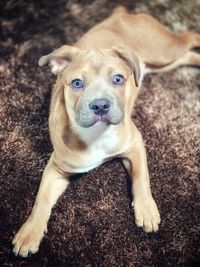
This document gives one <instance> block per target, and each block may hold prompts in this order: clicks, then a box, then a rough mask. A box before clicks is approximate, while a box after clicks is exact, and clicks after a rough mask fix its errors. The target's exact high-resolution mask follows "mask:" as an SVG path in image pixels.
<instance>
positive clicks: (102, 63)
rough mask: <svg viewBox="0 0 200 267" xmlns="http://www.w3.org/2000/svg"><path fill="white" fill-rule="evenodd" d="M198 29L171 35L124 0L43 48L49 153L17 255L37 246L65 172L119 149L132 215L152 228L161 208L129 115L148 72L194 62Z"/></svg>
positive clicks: (19, 237)
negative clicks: (65, 39)
mask: <svg viewBox="0 0 200 267" xmlns="http://www.w3.org/2000/svg"><path fill="white" fill-rule="evenodd" d="M199 46H200V35H199V34H197V33H192V32H183V33H181V34H180V35H179V36H176V35H174V34H172V33H170V32H169V31H167V30H166V29H165V28H164V27H163V26H162V25H161V24H160V23H159V22H158V21H157V20H155V19H154V18H152V17H151V16H149V15H145V14H139V15H132V14H129V13H128V12H127V10H125V8H123V7H118V8H117V9H116V10H115V11H114V12H113V14H112V15H111V16H110V17H109V18H107V19H106V20H104V21H103V22H101V23H99V24H98V25H96V26H95V27H94V28H92V29H91V30H90V31H89V32H87V33H86V34H85V35H84V36H83V37H82V38H81V39H80V40H79V41H78V42H77V43H76V44H75V45H74V46H68V45H65V46H62V47H61V48H59V49H57V50H55V51H54V52H53V53H51V54H48V55H46V56H43V57H42V58H40V60H39V65H40V66H43V65H45V64H49V66H50V68H51V71H52V72H53V73H54V74H56V75H57V81H56V84H55V86H54V88H53V92H52V98H51V108H50V116H49V130H50V136H51V141H52V144H53V149H54V151H53V153H52V155H51V157H50V160H49V162H48V164H47V166H46V168H45V170H44V173H43V176H42V180H41V184H40V187H39V191H38V194H37V197H36V200H35V203H34V206H33V209H32V212H31V214H30V215H29V217H28V219H27V220H26V222H25V223H24V224H23V226H22V227H21V228H20V230H19V231H18V233H17V234H16V235H15V237H14V239H13V245H14V248H13V252H14V253H15V255H20V256H22V257H27V256H28V254H31V253H36V252H37V251H38V249H39V245H40V241H41V239H42V238H43V235H44V233H45V232H47V223H48V220H49V217H50V214H51V209H52V207H53V205H54V204H55V203H56V201H57V199H58V197H59V196H60V195H61V194H62V193H63V192H64V190H65V189H66V188H67V186H68V185H69V179H68V178H69V177H70V176H71V175H72V174H75V173H82V172H87V171H89V170H91V169H93V168H95V167H97V166H99V165H100V164H101V163H103V162H105V161H108V160H110V159H111V158H113V157H121V158H122V161H123V163H124V166H125V168H126V169H127V171H128V173H129V175H130V178H131V180H132V181H133V183H132V194H133V201H132V206H133V208H134V213H135V223H136V225H137V226H139V227H143V229H144V231H146V232H156V231H158V227H159V224H160V215H159V211H158V208H157V205H156V203H155V201H154V199H153V197H152V194H151V189H150V182H149V172H148V167H147V157H146V152H145V147H144V143H143V140H142V136H141V134H140V132H139V131H138V129H137V128H136V126H135V124H134V123H133V121H132V120H131V113H132V109H133V105H134V101H135V99H136V97H137V94H138V91H139V86H140V84H141V81H142V78H143V76H144V75H145V74H146V73H151V72H164V71H168V70H171V69H173V68H175V67H178V66H181V65H200V55H199V54H197V53H195V52H193V51H191V49H192V48H194V47H199Z"/></svg>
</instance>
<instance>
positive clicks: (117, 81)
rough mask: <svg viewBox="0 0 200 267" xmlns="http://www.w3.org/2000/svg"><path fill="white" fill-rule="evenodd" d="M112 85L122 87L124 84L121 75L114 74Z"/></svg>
mask: <svg viewBox="0 0 200 267" xmlns="http://www.w3.org/2000/svg"><path fill="white" fill-rule="evenodd" d="M112 82H113V84H114V85H122V84H123V83H124V77H123V76H122V75H121V74H116V75H114V76H113V78H112Z"/></svg>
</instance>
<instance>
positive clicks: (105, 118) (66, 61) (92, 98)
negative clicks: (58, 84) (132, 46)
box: [39, 45, 140, 127]
mask: <svg viewBox="0 0 200 267" xmlns="http://www.w3.org/2000/svg"><path fill="white" fill-rule="evenodd" d="M47 63H48V64H49V65H50V68H51V71H52V72H53V73H54V74H57V75H59V78H60V79H61V80H62V83H63V87H64V97H65V105H66V109H67V112H68V115H69V117H71V119H73V120H74V121H75V122H76V123H77V124H78V125H79V126H82V127H91V126H93V125H95V124H99V123H101V124H104V125H105V124H106V125H109V124H115V125H116V124H119V123H120V122H121V121H122V120H123V119H124V116H125V114H126V111H125V110H126V109H127V103H129V102H130V99H132V98H133V96H134V91H137V89H136V87H137V86H138V83H139V78H140V67H139V61H138V58H137V57H136V56H135V54H134V53H133V52H132V51H130V50H127V49H124V48H117V47H113V48H112V49H99V50H88V51H86V50H81V49H79V48H77V47H72V46H67V45H65V46H62V47H61V48H59V49H57V50H56V51H54V52H53V53H51V54H48V55H46V56H43V57H42V58H40V60H39V65H40V66H43V65H45V64H47ZM131 91H132V92H131Z"/></svg>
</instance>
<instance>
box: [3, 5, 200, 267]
mask: <svg viewBox="0 0 200 267" xmlns="http://www.w3.org/2000/svg"><path fill="white" fill-rule="evenodd" d="M118 3H122V4H124V5H125V6H127V7H128V8H129V10H132V11H134V12H147V13H150V14H152V15H154V16H155V17H156V18H158V19H159V20H160V21H162V22H163V23H165V24H166V25H168V26H169V27H170V29H172V30H175V31H179V30H182V29H186V28H189V29H192V30H194V31H198V30H199V26H200V19H199V14H200V5H199V4H198V3H199V1H198V0H190V1H185V0H179V1H174V0H155V1H149V0H135V1H132V0H121V1H114V0H109V1H105V0H96V1H89V0H87V1H72V0H71V1H66V0H65V1H64V0H60V1H53V0H51V1H50V0H49V1H47V0H46V1H45V0H40V1H39V0H38V1H22V0H21V1H16V0H12V1H11V0H7V1H1V5H2V6H1V8H0V10H1V11H0V12H1V22H2V23H1V33H0V34H1V42H0V56H1V62H0V76H1V94H0V104H1V110H0V111H1V113H0V124H1V125H0V126H1V133H0V144H1V155H0V157H1V162H0V165H1V166H0V167H1V175H0V266H1V267H4V266H13V267H17V266H27V267H32V266H35V267H40V266H42V267H44V266H56V267H59V266H81V267H86V266H88V267H89V266H95V267H96V266H98V267H99V266H103V267H104V266H105V267H110V266H116V267H120V266H123V267H128V266H134V267H147V266H151V267H152V266H162V267H163V266H173V267H174V266H175V267H176V266H182V267H183V266H184V267H190V266H200V180H199V177H198V171H199V159H200V153H199V148H200V144H199V143H200V129H199V126H200V104H199V103H200V102H199V100H200V93H199V90H198V86H199V80H200V72H199V69H197V68H181V69H178V70H176V71H173V72H171V73H168V74H160V75H149V76H148V77H146V78H145V81H144V85H143V87H142V89H141V93H140V96H139V98H138V101H137V104H136V107H135V112H134V116H133V119H134V121H135V123H136V125H137V126H138V127H139V129H140V130H141V132H142V134H143V137H144V140H145V143H146V147H147V152H148V162H149V170H150V174H151V185H152V191H153V195H154V197H155V199H156V201H157V203H158V206H159V210H160V212H161V217H162V223H161V226H160V231H159V232H158V233H157V234H146V233H144V232H143V231H142V230H141V229H139V228H137V227H136V226H135V224H134V215H133V210H132V208H131V195H130V189H129V185H130V181H129V178H128V177H127V174H126V173H125V171H124V169H123V167H122V164H121V162H120V160H113V161H111V162H108V163H106V164H104V165H102V166H100V167H99V168H97V169H95V170H93V171H91V172H89V173H87V174H84V175H82V176H81V177H76V179H73V181H72V183H71V185H70V186H69V188H68V189H67V191H66V192H65V193H64V195H63V196H62V197H61V198H60V199H59V202H58V203H57V205H56V206H55V208H54V209H53V211H52V216H51V219H50V221H49V225H48V226H49V227H48V229H49V231H48V233H47V234H46V236H45V238H44V239H43V241H42V244H41V246H40V251H39V253H38V254H36V255H34V256H32V257H31V258H28V259H21V258H16V257H15V256H13V255H12V253H11V250H12V246H11V240H12V238H13V235H14V234H15V232H16V231H17V230H18V228H19V227H20V226H21V224H22V223H23V222H24V220H25V219H26V217H27V215H28V214H29V212H30V210H31V207H32V205H33V201H34V199H35V195H36V192H37V190H38V186H39V182H40V177H41V174H42V170H43V169H44V167H45V165H46V162H47V160H48V158H49V155H50V153H51V151H52V146H51V143H50V140H49V134H48V124H47V119H48V110H49V102H50V94H51V88H52V84H53V83H54V81H55V77H54V76H53V75H51V74H50V72H49V70H47V68H46V69H45V68H44V69H42V70H41V69H40V68H39V67H38V65H37V61H38V58H39V57H40V56H41V55H44V54H46V53H48V52H50V51H52V50H53V49H54V48H57V47H59V46H61V45H62V44H72V43H73V42H75V41H76V40H77V39H78V38H79V37H80V36H81V35H82V34H83V33H84V32H85V31H86V30H87V29H89V28H90V27H91V26H92V25H94V24H95V23H96V22H97V21H101V20H102V19H103V18H105V17H106V16H108V15H109V14H110V12H111V11H112V9H113V8H114V7H115V6H116V5H117V4H118ZM130 38H134V36H132V37H130ZM155 45H156V40H155ZM166 53H167V51H166Z"/></svg>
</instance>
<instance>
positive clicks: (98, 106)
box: [89, 99, 110, 115]
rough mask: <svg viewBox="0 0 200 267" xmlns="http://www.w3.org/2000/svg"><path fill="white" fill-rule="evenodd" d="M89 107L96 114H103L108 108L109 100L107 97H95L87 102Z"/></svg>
mask: <svg viewBox="0 0 200 267" xmlns="http://www.w3.org/2000/svg"><path fill="white" fill-rule="evenodd" d="M89 108H90V109H91V110H93V111H94V113H95V114H96V115H104V114H106V113H107V112H108V111H109V109H110V101H109V100H108V99H95V100H93V101H92V102H91V103H90V104H89Z"/></svg>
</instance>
